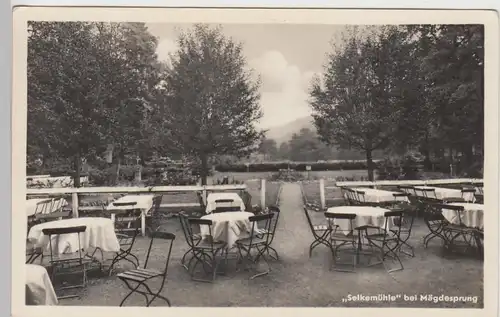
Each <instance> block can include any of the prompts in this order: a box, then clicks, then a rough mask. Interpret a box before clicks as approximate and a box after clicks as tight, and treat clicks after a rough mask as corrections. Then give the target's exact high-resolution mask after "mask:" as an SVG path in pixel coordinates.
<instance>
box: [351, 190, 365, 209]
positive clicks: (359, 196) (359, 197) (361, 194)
mask: <svg viewBox="0 0 500 317" xmlns="http://www.w3.org/2000/svg"><path fill="white" fill-rule="evenodd" d="M353 193H354V194H355V195H356V201H357V202H358V205H362V206H363V205H365V204H366V197H365V191H363V190H356V191H353Z"/></svg>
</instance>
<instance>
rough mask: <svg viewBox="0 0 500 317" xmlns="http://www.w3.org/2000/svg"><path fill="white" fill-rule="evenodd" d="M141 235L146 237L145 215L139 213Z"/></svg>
mask: <svg viewBox="0 0 500 317" xmlns="http://www.w3.org/2000/svg"><path fill="white" fill-rule="evenodd" d="M141 234H142V236H143V237H145V236H146V213H145V212H142V213H141Z"/></svg>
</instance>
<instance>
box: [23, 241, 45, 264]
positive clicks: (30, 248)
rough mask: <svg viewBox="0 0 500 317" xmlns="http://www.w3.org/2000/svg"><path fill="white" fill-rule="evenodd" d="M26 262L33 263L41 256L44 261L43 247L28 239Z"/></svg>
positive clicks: (41, 260)
mask: <svg viewBox="0 0 500 317" xmlns="http://www.w3.org/2000/svg"><path fill="white" fill-rule="evenodd" d="M26 257H27V259H26V264H31V263H33V262H35V260H36V259H38V258H40V263H42V262H43V252H42V248H41V247H37V246H36V245H35V244H34V243H32V242H30V241H29V240H28V239H26Z"/></svg>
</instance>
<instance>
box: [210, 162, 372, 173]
mask: <svg viewBox="0 0 500 317" xmlns="http://www.w3.org/2000/svg"><path fill="white" fill-rule="evenodd" d="M375 165H376V164H375ZM306 166H310V167H311V171H338V170H362V169H366V161H335V162H290V163H288V162H268V163H267V162H266V163H253V164H250V165H249V166H248V168H247V166H246V165H245V164H219V165H216V166H215V169H216V170H217V171H219V172H246V171H249V172H279V170H286V169H288V168H290V169H293V170H295V171H306Z"/></svg>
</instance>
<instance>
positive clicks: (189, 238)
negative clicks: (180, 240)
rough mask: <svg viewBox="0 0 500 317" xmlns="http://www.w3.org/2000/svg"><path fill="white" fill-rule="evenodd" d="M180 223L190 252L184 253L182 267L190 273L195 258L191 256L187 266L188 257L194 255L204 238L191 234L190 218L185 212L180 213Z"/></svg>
mask: <svg viewBox="0 0 500 317" xmlns="http://www.w3.org/2000/svg"><path fill="white" fill-rule="evenodd" d="M179 221H180V223H181V228H182V232H183V233H184V238H185V239H186V243H187V245H188V250H187V251H186V252H185V253H184V255H183V256H182V258H181V265H182V267H184V269H186V270H187V271H188V272H189V271H190V269H189V268H190V267H191V262H192V260H193V259H194V257H193V256H191V258H190V259H189V262H188V264H187V265H186V257H187V256H188V255H189V254H193V252H194V248H195V246H196V245H198V243H200V242H201V240H202V237H201V235H200V234H199V233H197V234H193V233H192V232H191V227H190V225H189V223H188V217H187V216H186V215H185V214H184V212H183V211H181V212H180V213H179Z"/></svg>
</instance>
